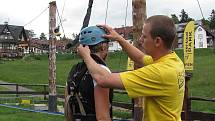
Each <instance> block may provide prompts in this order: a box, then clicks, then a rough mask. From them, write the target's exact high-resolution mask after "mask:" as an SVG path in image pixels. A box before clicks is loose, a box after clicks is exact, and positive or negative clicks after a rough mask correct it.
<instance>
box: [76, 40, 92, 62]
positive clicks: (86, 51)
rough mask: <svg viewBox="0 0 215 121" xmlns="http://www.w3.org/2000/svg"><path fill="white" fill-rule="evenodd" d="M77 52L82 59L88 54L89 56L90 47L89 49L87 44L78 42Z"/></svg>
mask: <svg viewBox="0 0 215 121" xmlns="http://www.w3.org/2000/svg"><path fill="white" fill-rule="evenodd" d="M77 52H78V54H79V55H80V56H81V58H82V59H85V58H87V57H88V56H90V49H89V47H88V46H83V45H82V44H80V45H79V46H78V48H77Z"/></svg>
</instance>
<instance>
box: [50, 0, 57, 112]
mask: <svg viewBox="0 0 215 121" xmlns="http://www.w3.org/2000/svg"><path fill="white" fill-rule="evenodd" d="M56 8H57V6H56V1H52V2H50V3H49V55H48V56H49V101H48V103H49V106H48V110H49V111H50V112H57V96H56V95H57V94H56V63H55V62H56V55H55V54H56V45H55V42H56V38H55V36H54V32H53V30H54V28H55V27H56Z"/></svg>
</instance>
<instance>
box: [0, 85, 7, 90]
mask: <svg viewBox="0 0 215 121" xmlns="http://www.w3.org/2000/svg"><path fill="white" fill-rule="evenodd" d="M1 90H4V91H6V90H8V89H7V88H5V87H3V86H0V91H1Z"/></svg>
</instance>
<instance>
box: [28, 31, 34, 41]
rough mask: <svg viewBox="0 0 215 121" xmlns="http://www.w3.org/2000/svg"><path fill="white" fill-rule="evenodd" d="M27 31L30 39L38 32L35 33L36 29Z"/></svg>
mask: <svg viewBox="0 0 215 121" xmlns="http://www.w3.org/2000/svg"><path fill="white" fill-rule="evenodd" d="M27 32H28V36H29V38H30V39H32V38H34V37H35V36H36V34H35V33H34V30H27Z"/></svg>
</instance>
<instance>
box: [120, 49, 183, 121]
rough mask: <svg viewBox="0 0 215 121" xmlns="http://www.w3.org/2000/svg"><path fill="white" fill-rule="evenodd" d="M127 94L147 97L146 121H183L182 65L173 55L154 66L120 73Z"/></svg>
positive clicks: (163, 58)
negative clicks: (181, 115)
mask: <svg viewBox="0 0 215 121" xmlns="http://www.w3.org/2000/svg"><path fill="white" fill-rule="evenodd" d="M120 77H121V80H122V82H123V85H124V87H125V90H126V91H127V93H128V95H129V96H131V97H133V98H135V97H141V96H144V97H145V101H144V104H145V105H144V107H145V111H144V112H145V114H144V118H145V120H146V121H180V120H181V117H180V114H181V109H182V105H183V97H184V78H183V77H184V68H183V63H182V62H181V61H180V59H179V58H178V57H177V55H176V54H175V53H174V52H173V53H171V54H168V55H166V56H163V57H162V58H160V59H159V60H157V61H155V62H154V63H153V64H150V65H147V66H145V67H144V68H140V69H137V70H134V71H128V72H123V73H121V74H120Z"/></svg>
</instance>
